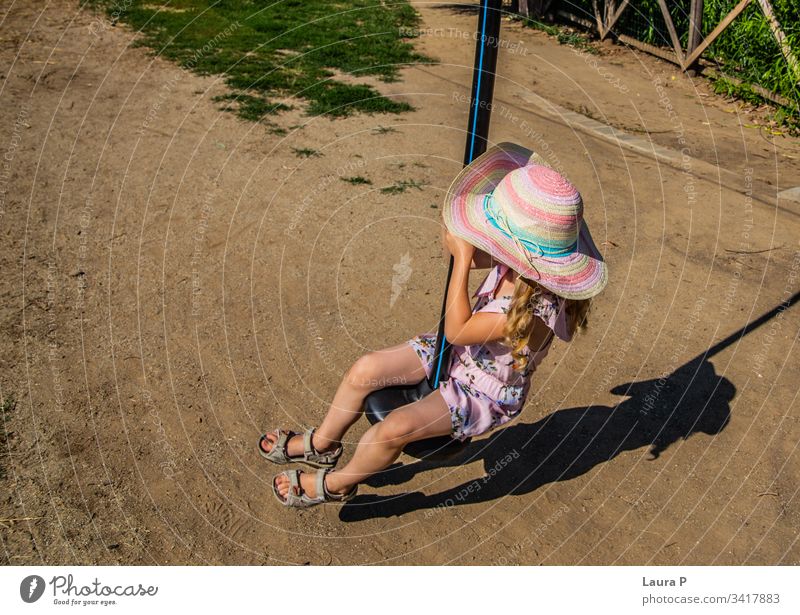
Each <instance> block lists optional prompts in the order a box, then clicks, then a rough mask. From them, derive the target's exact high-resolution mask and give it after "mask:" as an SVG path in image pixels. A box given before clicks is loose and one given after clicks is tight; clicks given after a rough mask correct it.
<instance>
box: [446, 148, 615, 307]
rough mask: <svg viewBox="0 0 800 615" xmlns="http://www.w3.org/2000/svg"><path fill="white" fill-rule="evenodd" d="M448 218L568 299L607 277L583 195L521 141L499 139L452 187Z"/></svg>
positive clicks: (596, 288) (593, 290)
mask: <svg viewBox="0 0 800 615" xmlns="http://www.w3.org/2000/svg"><path fill="white" fill-rule="evenodd" d="M444 223H445V225H446V226H447V229H448V230H449V231H450V232H451V233H452V234H453V235H455V236H457V237H461V238H462V239H464V240H465V241H468V242H469V243H471V244H472V245H474V246H476V247H477V248H480V249H481V250H483V251H484V252H486V253H487V254H489V255H491V256H492V257H494V258H495V259H497V260H498V261H500V262H501V263H503V264H505V265H508V266H509V267H511V268H512V269H513V270H514V271H516V272H517V273H519V274H520V275H521V276H522V277H524V278H527V279H529V280H533V281H534V282H537V283H539V284H541V285H542V286H544V287H545V288H548V289H550V290H551V291H553V292H554V293H556V294H557V295H560V296H561V297H565V298H567V299H588V298H589V297H593V296H594V295H596V294H597V293H599V292H600V291H601V290H603V288H604V287H605V285H606V282H607V281H608V270H607V268H606V264H605V263H604V262H603V257H602V256H601V255H600V253H599V252H598V251H597V248H596V247H595V245H594V242H593V241H592V236H591V235H590V234H589V228H588V227H587V226H586V222H585V221H584V220H583V201H582V199H581V195H580V193H579V192H578V190H577V189H576V188H575V186H573V185H572V184H571V183H570V182H569V181H568V180H567V179H566V178H565V177H564V176H562V175H561V174H560V173H558V172H556V171H555V170H554V169H552V168H551V167H550V166H549V165H548V164H547V163H546V162H545V160H544V159H543V158H542V157H541V156H539V155H538V154H535V153H534V152H532V151H530V150H528V149H526V148H524V147H522V146H520V145H516V144H514V143H499V144H498V145H495V146H493V147H491V148H489V149H488V150H487V151H486V152H485V153H484V154H482V155H480V156H478V157H477V158H476V159H475V160H473V161H472V163H470V164H469V165H468V166H466V167H464V169H463V170H462V171H461V173H459V174H458V176H457V177H456V178H455V179H454V180H453V183H452V184H450V188H449V189H448V190H447V196H446V197H445V203H444Z"/></svg>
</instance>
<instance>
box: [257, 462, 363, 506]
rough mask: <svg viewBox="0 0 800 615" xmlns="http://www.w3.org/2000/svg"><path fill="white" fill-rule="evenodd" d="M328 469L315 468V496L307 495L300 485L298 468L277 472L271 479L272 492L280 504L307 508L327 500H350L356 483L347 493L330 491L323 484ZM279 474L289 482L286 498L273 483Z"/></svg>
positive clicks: (354, 492)
mask: <svg viewBox="0 0 800 615" xmlns="http://www.w3.org/2000/svg"><path fill="white" fill-rule="evenodd" d="M329 471H330V470H327V469H321V470H317V479H316V482H317V496H316V497H313V498H312V497H309V496H308V495H307V494H306V492H305V491H303V488H302V487H301V486H300V472H301V471H300V470H284V471H283V472H281V473H280V474H277V475H276V476H275V478H273V479H272V493H274V494H275V497H276V498H277V499H278V501H279V502H280V503H281V504H283V505H284V506H290V507H292V508H309V507H311V506H316V505H317V504H325V503H328V502H347V501H349V500H352V499H353V498H354V497H355V496H356V493H357V492H358V485H355V486H354V487H353V488H352V489H351V490H350V491H349V492H348V493H345V494H344V495H338V494H336V493H331V492H330V491H328V488H327V487H326V486H325V475H326V474H327V473H328V472H329ZM281 474H282V475H284V476H286V477H287V478H288V479H289V482H290V483H291V485H290V487H289V493H288V494H287V495H286V499H284V498H283V497H281V494H280V493H279V492H278V486H277V485H276V484H275V479H277V478H278V476H280V475H281Z"/></svg>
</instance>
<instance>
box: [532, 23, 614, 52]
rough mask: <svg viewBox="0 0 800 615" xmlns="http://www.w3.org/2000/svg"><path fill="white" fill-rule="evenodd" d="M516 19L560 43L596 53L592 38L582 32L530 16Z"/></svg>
mask: <svg viewBox="0 0 800 615" xmlns="http://www.w3.org/2000/svg"><path fill="white" fill-rule="evenodd" d="M518 20H519V21H521V22H522V25H523V26H524V27H526V28H533V29H534V30H540V31H541V32H544V33H545V34H548V35H549V36H552V37H554V38H555V39H556V40H557V41H558V43H559V44H560V45H568V46H569V47H572V48H574V49H577V50H579V51H585V52H586V53H592V54H597V53H598V52H597V48H596V47H595V46H594V43H593V41H592V39H591V38H590V37H589V36H588V35H586V34H584V33H583V32H579V31H577V30H574V29H572V28H569V27H567V26H562V25H551V24H546V23H542V22H541V21H536V20H535V19H531V18H523V17H519V18H518Z"/></svg>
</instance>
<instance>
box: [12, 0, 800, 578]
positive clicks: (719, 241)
mask: <svg viewBox="0 0 800 615" xmlns="http://www.w3.org/2000/svg"><path fill="white" fill-rule="evenodd" d="M417 6H418V9H419V10H420V11H421V13H422V16H423V19H424V22H425V24H424V28H423V30H422V36H421V37H420V38H419V39H417V44H418V45H419V47H420V49H421V50H423V51H424V52H426V53H428V54H430V55H432V56H434V57H436V58H438V59H439V60H440V63H439V64H438V65H435V66H424V67H416V68H408V69H405V70H404V71H403V76H402V79H401V80H400V81H399V82H397V83H393V84H379V87H380V88H381V90H382V91H383V92H385V93H387V94H392V95H396V96H398V97H399V98H401V99H403V100H407V101H409V102H411V103H412V104H413V105H414V107H415V108H416V111H414V112H411V113H408V114H404V115H400V116H355V117H351V118H348V119H343V120H336V121H329V120H327V119H324V118H310V117H308V116H304V115H303V113H302V111H301V110H296V111H291V112H287V113H285V114H283V115H281V116H280V117H279V119H278V121H279V123H280V124H281V125H282V126H283V127H285V128H287V129H288V130H289V134H288V135H287V136H278V135H275V134H271V133H270V132H269V131H268V129H267V127H265V126H263V125H259V124H253V123H245V122H243V121H240V120H238V119H236V118H235V117H234V116H232V115H231V114H230V113H224V112H221V111H220V110H219V109H218V107H217V106H216V104H215V103H214V102H212V101H211V98H212V97H213V96H214V95H216V94H219V93H222V92H224V91H225V88H224V85H223V84H222V83H221V82H220V81H219V80H218V79H215V78H210V77H198V76H195V75H192V74H190V73H187V72H185V71H183V70H181V69H179V68H177V67H176V66H174V65H172V64H170V63H168V62H166V61H163V60H161V59H159V58H157V57H153V56H152V55H149V54H148V52H147V51H146V50H144V49H141V48H135V47H132V43H133V42H134V41H135V38H136V37H135V34H134V33H133V32H131V31H129V30H127V29H125V28H124V27H122V26H116V27H111V25H110V24H109V23H108V22H107V21H106V20H105V18H104V17H100V16H97V15H95V14H93V13H91V12H87V11H80V10H78V9H77V3H76V2H71V1H66V0H56V1H54V2H48V3H46V5H45V6H44V7H42V6H40V5H39V4H36V3H19V2H15V3H12V2H7V1H6V2H3V3H2V7H3V8H2V26H0V63H2V66H3V68H4V70H3V71H2V72H3V73H4V75H5V76H4V78H3V79H2V81H0V100H2V106H0V110H1V111H0V112H1V113H2V114H3V122H2V125H0V148H2V151H3V159H2V167H1V168H0V174H1V175H2V177H1V179H2V181H1V182H0V189H1V190H2V198H3V201H2V207H0V221H1V223H2V225H1V226H0V228H2V248H0V259H2V260H1V261H0V262H1V263H2V265H1V266H2V278H0V292H2V304H0V327H1V329H0V336H2V337H1V338H0V344H2V347H1V350H2V351H1V352H0V370H1V371H0V393H2V396H3V397H4V398H5V399H8V398H10V397H12V396H13V397H15V398H16V400H17V403H16V406H15V407H13V408H11V407H10V405H9V404H7V406H8V411H7V412H6V413H5V414H4V425H3V428H4V429H3V431H4V433H5V435H6V439H7V449H8V450H7V451H6V454H5V455H4V457H3V458H2V464H3V467H4V472H5V476H4V478H2V479H1V480H2V497H0V537H1V538H2V559H3V561H4V562H5V563H8V564H26V565H27V564H110V563H125V564H275V563H298V564H302V563H311V564H375V563H393V564H411V563H429V564H440V563H457V564H473V563H481V564H518V563H519V564H646V563H652V564H712V563H715V564H776V563H783V564H797V563H800V544H798V531H799V530H800V502H799V501H798V487H799V485H798V481H797V476H798V475H800V453H799V452H798V443H799V442H800V422H798V404H797V393H798V386H797V382H798V380H799V379H800V363H799V362H798V360H797V350H796V343H797V339H798V329H799V328H800V316H798V314H800V306H794V307H790V306H788V304H787V303H786V302H787V300H788V299H789V298H790V297H791V296H792V295H793V293H795V292H797V291H798V290H800V244H799V243H798V237H800V217H798V213H799V212H800V204H798V203H794V204H793V203H792V202H791V201H781V202H780V203H778V202H777V199H776V193H777V192H778V191H780V190H784V189H786V188H790V187H793V186H798V185H800V143H799V142H798V139H796V138H791V137H787V136H781V135H774V134H771V133H770V132H769V131H768V130H765V129H763V128H759V127H758V123H759V118H762V117H763V114H760V112H758V111H747V110H742V109H739V106H738V105H737V104H735V103H731V102H729V101H725V100H722V99H720V98H717V97H715V96H714V95H713V94H712V93H711V92H710V90H709V88H708V86H707V85H706V84H705V82H703V81H702V79H699V78H696V79H688V78H686V77H684V76H682V75H680V74H679V73H677V71H676V70H675V68H674V67H672V66H670V65H668V64H666V63H663V62H661V61H659V60H656V59H654V58H651V57H648V56H645V55H642V54H637V53H634V52H632V51H629V50H625V49H622V48H607V49H604V50H603V52H602V53H601V54H599V55H597V56H587V55H585V54H580V53H577V52H576V51H575V50H573V49H572V48H569V47H565V46H561V45H559V44H558V43H556V42H555V41H554V40H553V39H551V38H549V37H547V36H546V35H544V34H541V33H538V32H535V31H532V30H523V29H521V28H520V27H519V25H516V24H511V23H504V25H503V28H504V30H503V36H504V43H503V44H504V47H503V49H502V50H501V58H500V65H499V67H498V72H499V76H498V80H497V85H496V100H495V108H494V115H493V120H492V130H491V139H492V140H493V141H501V140H515V141H518V142H520V143H522V144H525V145H528V146H529V147H532V148H533V149H536V150H538V151H539V152H540V153H542V154H543V155H545V156H546V157H548V158H549V159H550V161H551V162H552V163H553V164H554V165H556V166H557V167H558V168H561V169H562V170H563V171H564V172H565V173H566V174H567V175H568V176H569V177H570V178H571V179H572V181H573V182H574V183H575V184H576V185H577V186H578V187H579V188H580V189H581V192H582V193H583V195H584V200H585V203H586V208H587V218H588V219H589V221H590V224H591V226H592V229H593V233H594V237H595V239H596V241H597V242H598V243H599V244H600V246H601V248H602V250H603V252H604V254H605V257H606V259H607V261H608V263H609V268H610V275H611V278H610V280H611V281H610V284H609V286H608V289H607V290H606V291H605V292H604V293H603V294H602V295H601V296H600V297H599V298H598V299H597V301H596V304H595V307H594V312H593V319H592V322H591V326H590V328H589V330H588V331H587V332H586V334H585V335H584V336H582V337H581V338H579V339H578V340H577V341H575V342H574V343H573V344H571V345H569V346H566V345H563V344H562V345H560V346H558V347H557V348H554V349H553V351H552V352H551V356H550V357H548V360H547V361H546V362H545V364H544V365H543V366H542V368H541V369H540V371H539V372H538V373H537V374H536V375H535V382H534V385H533V387H532V394H531V396H530V399H529V402H528V404H527V407H526V409H525V411H524V412H523V414H522V416H521V418H520V419H518V421H517V422H516V423H514V424H512V425H511V426H510V427H508V428H506V429H504V430H502V431H500V432H497V433H496V434H494V435H492V436H491V437H488V438H483V439H480V440H476V441H474V442H473V443H472V444H471V445H470V447H469V449H468V450H467V451H465V452H464V456H463V457H462V458H461V459H458V460H455V461H453V462H449V463H439V464H437V463H419V462H416V461H415V460H414V459H412V458H410V457H406V456H403V457H401V459H400V462H401V465H398V466H397V467H396V468H393V469H392V470H390V471H388V472H387V473H385V474H383V475H381V476H378V477H376V478H375V479H374V480H372V481H371V482H370V484H368V485H364V486H363V487H362V489H361V491H360V493H361V495H360V497H359V498H358V499H357V500H355V501H354V502H353V503H352V504H349V505H347V506H345V507H336V506H328V507H319V508H315V509H311V510H307V511H299V512H298V511H292V510H284V509H282V508H281V507H279V506H278V504H277V503H276V502H275V500H274V499H273V497H272V495H271V493H270V490H269V485H270V480H271V478H272V476H273V474H274V473H275V472H276V467H275V466H271V465H269V464H267V463H266V462H264V461H263V460H262V459H261V458H260V457H259V456H258V455H257V453H256V449H255V444H256V441H257V437H258V435H259V434H260V433H261V432H262V431H263V430H266V429H270V428H274V427H277V426H279V425H281V426H285V427H294V428H298V427H302V426H305V425H313V424H315V423H316V422H317V421H319V419H320V417H322V415H323V414H324V412H325V410H326V403H327V402H328V401H329V400H330V398H331V396H332V395H333V392H334V390H335V387H336V385H337V383H338V381H339V379H340V377H341V375H342V373H343V372H344V370H345V369H346V368H347V367H348V366H349V365H350V364H351V363H352V361H353V360H354V359H356V358H357V357H358V356H359V355H360V354H362V353H364V352H365V351H368V350H370V349H374V348H380V347H384V346H388V345H392V344H396V343H399V342H401V341H403V340H405V339H407V338H409V337H411V336H412V335H413V334H415V333H417V332H420V331H424V330H428V329H430V328H431V327H433V326H434V324H435V322H436V317H437V314H438V309H439V302H440V297H441V290H442V286H443V281H444V274H445V264H444V262H443V260H442V256H441V250H440V248H439V246H438V243H437V242H438V234H439V217H440V211H441V209H440V201H441V199H442V196H443V193H444V191H445V190H446V188H447V185H448V183H449V180H450V178H451V177H452V176H453V175H454V174H455V173H456V172H457V171H458V169H459V168H460V165H461V159H462V155H463V143H464V125H465V123H466V114H467V109H466V98H465V97H466V95H467V94H468V85H469V83H470V72H471V71H470V67H471V63H472V53H473V49H474V41H473V39H472V32H473V31H474V23H475V19H474V15H471V14H468V13H464V12H455V11H453V10H452V9H449V8H444V7H440V6H437V5H432V4H428V3H417ZM530 93H534V94H536V95H538V96H541V97H543V98H544V99H546V100H549V101H552V102H553V103H556V104H557V105H559V106H560V107H563V108H567V109H571V110H573V111H579V112H581V113H583V114H585V115H589V116H591V117H594V118H595V119H598V120H600V121H603V122H606V123H610V124H611V125H614V126H616V127H618V128H622V129H624V130H626V131H628V132H630V133H631V134H635V135H638V136H639V137H643V138H651V139H652V141H653V142H654V143H657V144H659V145H662V146H665V147H669V148H672V149H675V150H678V151H680V150H682V149H684V153H685V154H686V158H685V164H683V165H677V166H671V165H665V164H661V163H658V162H656V161H655V160H654V159H653V158H652V157H648V156H645V155H640V154H636V153H632V152H630V151H629V150H627V149H626V148H624V147H621V146H619V145H615V144H613V143H611V142H610V141H609V140H608V139H603V138H599V137H597V136H596V135H592V134H590V133H588V132H586V131H581V130H578V129H574V128H573V127H570V126H568V125H567V124H566V123H565V122H563V121H559V119H558V117H555V116H554V115H553V114H552V113H545V112H543V110H542V109H541V108H538V107H537V106H536V105H534V104H532V103H530V102H527V101H529V100H531V97H530V96H529V94H530ZM302 148H314V149H317V150H319V152H320V154H321V155H320V156H316V157H309V158H302V157H299V156H298V155H297V152H296V151H295V149H302ZM703 161H704V162H705V163H711V164H715V165H716V164H719V166H720V167H721V168H722V171H720V172H719V173H720V175H719V177H718V178H717V180H716V181H714V178H713V177H711V178H709V176H708V173H707V172H705V171H704V172H700V171H699V170H698V169H699V168H700V167H701V166H703ZM703 168H707V167H706V166H704V167H703ZM354 176H363V177H365V178H368V179H369V180H371V182H372V184H371V185H351V184H349V183H347V182H345V181H343V180H342V178H344V177H354ZM401 180H402V181H406V182H412V181H413V182H416V183H415V184H414V185H412V186H411V187H410V188H408V189H407V190H406V191H405V192H401V193H397V194H392V193H385V192H381V190H380V189H381V188H384V187H387V186H389V185H392V184H394V183H395V182H399V181H401ZM415 186H416V187H415ZM474 281H475V282H477V281H478V277H477V275H476V277H475V279H474ZM770 310H772V312H771V315H770V317H769V318H767V319H765V320H764V321H763V322H762V324H761V325H760V326H758V327H757V328H752V329H751V330H749V331H747V332H746V335H742V333H743V331H742V329H741V328H742V327H743V326H744V325H745V324H746V323H748V322H752V321H755V320H756V319H757V318H758V317H759V316H761V315H762V314H764V313H767V312H769V311H770ZM731 334H735V335H734V337H733V338H729V339H728V342H726V343H723V344H721V345H717V346H715V345H716V344H717V343H718V342H720V341H722V340H725V339H726V338H727V337H728V336H730V335H731ZM705 353H708V356H704V355H705ZM364 429H365V425H363V424H359V425H357V427H356V428H355V429H354V433H352V438H351V440H350V441H349V442H348V448H349V450H350V451H352V444H353V443H354V442H355V440H356V439H357V438H358V436H359V435H360V434H361V433H362V432H363V430H364Z"/></svg>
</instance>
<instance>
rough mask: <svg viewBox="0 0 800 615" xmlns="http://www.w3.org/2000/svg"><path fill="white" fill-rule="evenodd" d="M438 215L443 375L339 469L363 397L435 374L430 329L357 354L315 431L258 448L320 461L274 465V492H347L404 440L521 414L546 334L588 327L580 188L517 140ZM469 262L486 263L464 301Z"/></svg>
mask: <svg viewBox="0 0 800 615" xmlns="http://www.w3.org/2000/svg"><path fill="white" fill-rule="evenodd" d="M444 224H445V227H446V231H445V232H444V243H445V245H446V247H447V249H448V250H449V251H450V253H451V254H452V255H453V258H454V268H453V275H452V277H451V280H450V286H449V288H448V293H447V306H446V307H447V310H446V316H445V336H446V338H447V339H448V340H449V341H450V342H451V343H452V344H453V352H452V355H451V360H450V365H449V366H448V368H449V372H448V375H449V379H447V380H445V381H443V382H442V383H441V384H440V385H439V388H438V389H437V390H436V391H434V392H433V393H431V394H430V395H428V396H427V397H425V398H423V399H421V400H420V401H417V402H415V403H413V404H409V405H407V406H404V407H402V408H398V409H397V410H394V411H393V412H392V413H391V414H390V415H389V416H388V417H387V418H386V420H384V421H383V422H381V423H378V424H376V425H373V426H372V427H370V428H369V429H368V430H367V432H366V433H365V434H364V436H363V437H362V438H361V440H360V441H359V443H358V446H357V447H356V450H355V453H354V454H353V457H352V459H351V460H350V462H349V463H347V465H345V466H344V467H343V468H342V469H340V470H336V471H334V470H333V468H334V467H335V466H336V464H337V462H338V461H339V458H340V456H341V454H342V444H341V443H342V439H343V438H344V435H345V433H347V430H348V429H349V428H350V426H351V425H353V423H355V422H356V421H357V420H358V419H359V417H360V416H361V413H362V405H363V401H364V398H365V397H366V396H367V395H368V394H369V393H370V392H371V391H374V390H377V389H379V388H381V387H382V386H384V383H387V382H405V383H416V382H420V381H421V380H422V379H423V378H425V377H426V376H430V373H431V369H432V367H433V365H434V363H435V357H434V356H433V353H434V346H435V337H433V336H427V335H423V336H418V337H416V338H414V339H412V340H409V341H408V342H407V343H405V344H400V345H398V346H394V347H391V348H387V349H385V350H380V351H377V352H371V353H369V354H367V355H365V356H363V357H361V358H360V359H358V360H357V361H356V362H355V364H354V365H353V366H352V367H351V368H350V370H348V372H347V374H346V375H345V377H344V379H343V380H342V383H341V384H340V385H339V388H338V390H337V391H336V395H335V396H334V398H333V402H332V403H331V407H330V409H329V410H328V413H327V415H326V416H325V418H324V420H323V421H322V424H321V425H320V426H319V427H318V428H317V429H308V430H306V432H305V433H303V434H296V433H293V432H290V431H286V430H280V429H279V430H276V431H275V432H273V433H268V434H265V435H264V436H262V437H261V439H260V440H259V443H258V449H259V453H261V455H262V456H263V457H265V458H266V459H268V460H270V461H272V462H274V463H278V464H288V463H295V462H299V463H305V464H306V465H310V466H312V467H315V468H318V470H317V472H316V473H307V472H301V471H299V470H286V471H284V472H281V473H280V474H278V475H277V476H276V477H275V479H274V481H273V490H274V492H275V496H276V497H277V498H278V500H279V501H280V502H281V503H282V504H285V505H286V506H294V507H307V506H313V505H315V504H321V503H323V502H344V501H347V500H349V499H351V498H352V497H353V496H355V494H356V490H357V488H358V484H359V483H360V482H362V481H364V480H365V479H366V478H368V477H369V476H371V475H372V474H374V473H376V472H379V471H381V470H383V469H385V468H387V467H388V466H389V465H391V464H392V463H393V462H394V461H395V460H396V459H397V457H398V456H399V455H400V452H401V451H402V450H403V447H405V446H406V445H407V444H408V443H410V442H413V441H415V440H422V439H425V438H431V437H434V436H441V435H451V436H452V437H453V438H458V439H461V440H463V439H465V438H469V437H472V436H479V435H481V434H485V433H487V432H489V431H491V430H492V429H494V428H495V427H498V426H499V425H502V424H504V423H506V422H508V421H510V420H511V419H513V418H514V417H516V416H517V415H518V414H519V412H520V411H521V409H522V406H523V405H524V403H525V399H526V397H527V394H528V390H529V387H530V381H531V374H532V373H533V372H534V371H535V370H536V367H537V366H538V365H539V364H540V363H541V362H542V360H543V359H544V357H545V356H546V354H547V352H548V350H549V348H550V344H551V342H552V341H553V337H554V336H555V337H559V338H560V339H562V340H564V341H569V340H570V339H571V338H572V336H573V334H574V333H575V331H576V330H577V329H579V328H580V327H581V326H583V324H585V321H586V315H587V312H588V309H589V300H590V298H591V297H593V296H594V295H596V294H597V293H599V292H600V291H601V290H602V289H603V288H604V287H605V285H606V281H607V271H606V266H605V263H604V262H603V259H602V257H601V256H600V254H599V253H598V251H597V248H596V247H595V245H594V243H593V241H592V238H591V235H590V234H589V229H588V228H587V226H586V223H585V222H584V221H583V203H582V200H581V196H580V194H579V193H578V191H577V190H576V189H575V187H574V186H573V185H572V184H571V183H570V182H569V181H567V180H566V179H565V178H564V177H563V176H561V175H560V174H559V173H557V172H556V171H555V170H553V169H552V168H550V167H549V166H547V164H546V162H545V161H544V160H543V159H542V158H541V157H539V156H538V155H536V154H534V153H533V152H531V151H530V150H527V149H525V148H523V147H521V146H519V145H514V144H512V143H500V144H498V145H496V146H494V147H492V148H490V149H489V150H487V151H486V152H485V153H484V154H483V155H481V156H479V157H478V158H476V159H475V160H474V161H473V162H472V163H471V164H470V165H468V166H467V167H465V168H464V169H463V170H462V171H461V173H459V175H458V176H457V177H456V178H455V180H454V181H453V183H452V184H451V186H450V188H449V190H448V193H447V197H446V199H445V205H444ZM474 267H491V270H490V271H489V274H488V275H487V277H486V279H485V280H484V281H483V283H482V284H481V286H480V288H479V289H478V291H477V292H476V293H475V294H476V296H477V301H476V303H475V305H474V306H472V307H470V301H469V294H468V290H467V285H468V281H469V270H470V268H474Z"/></svg>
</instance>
